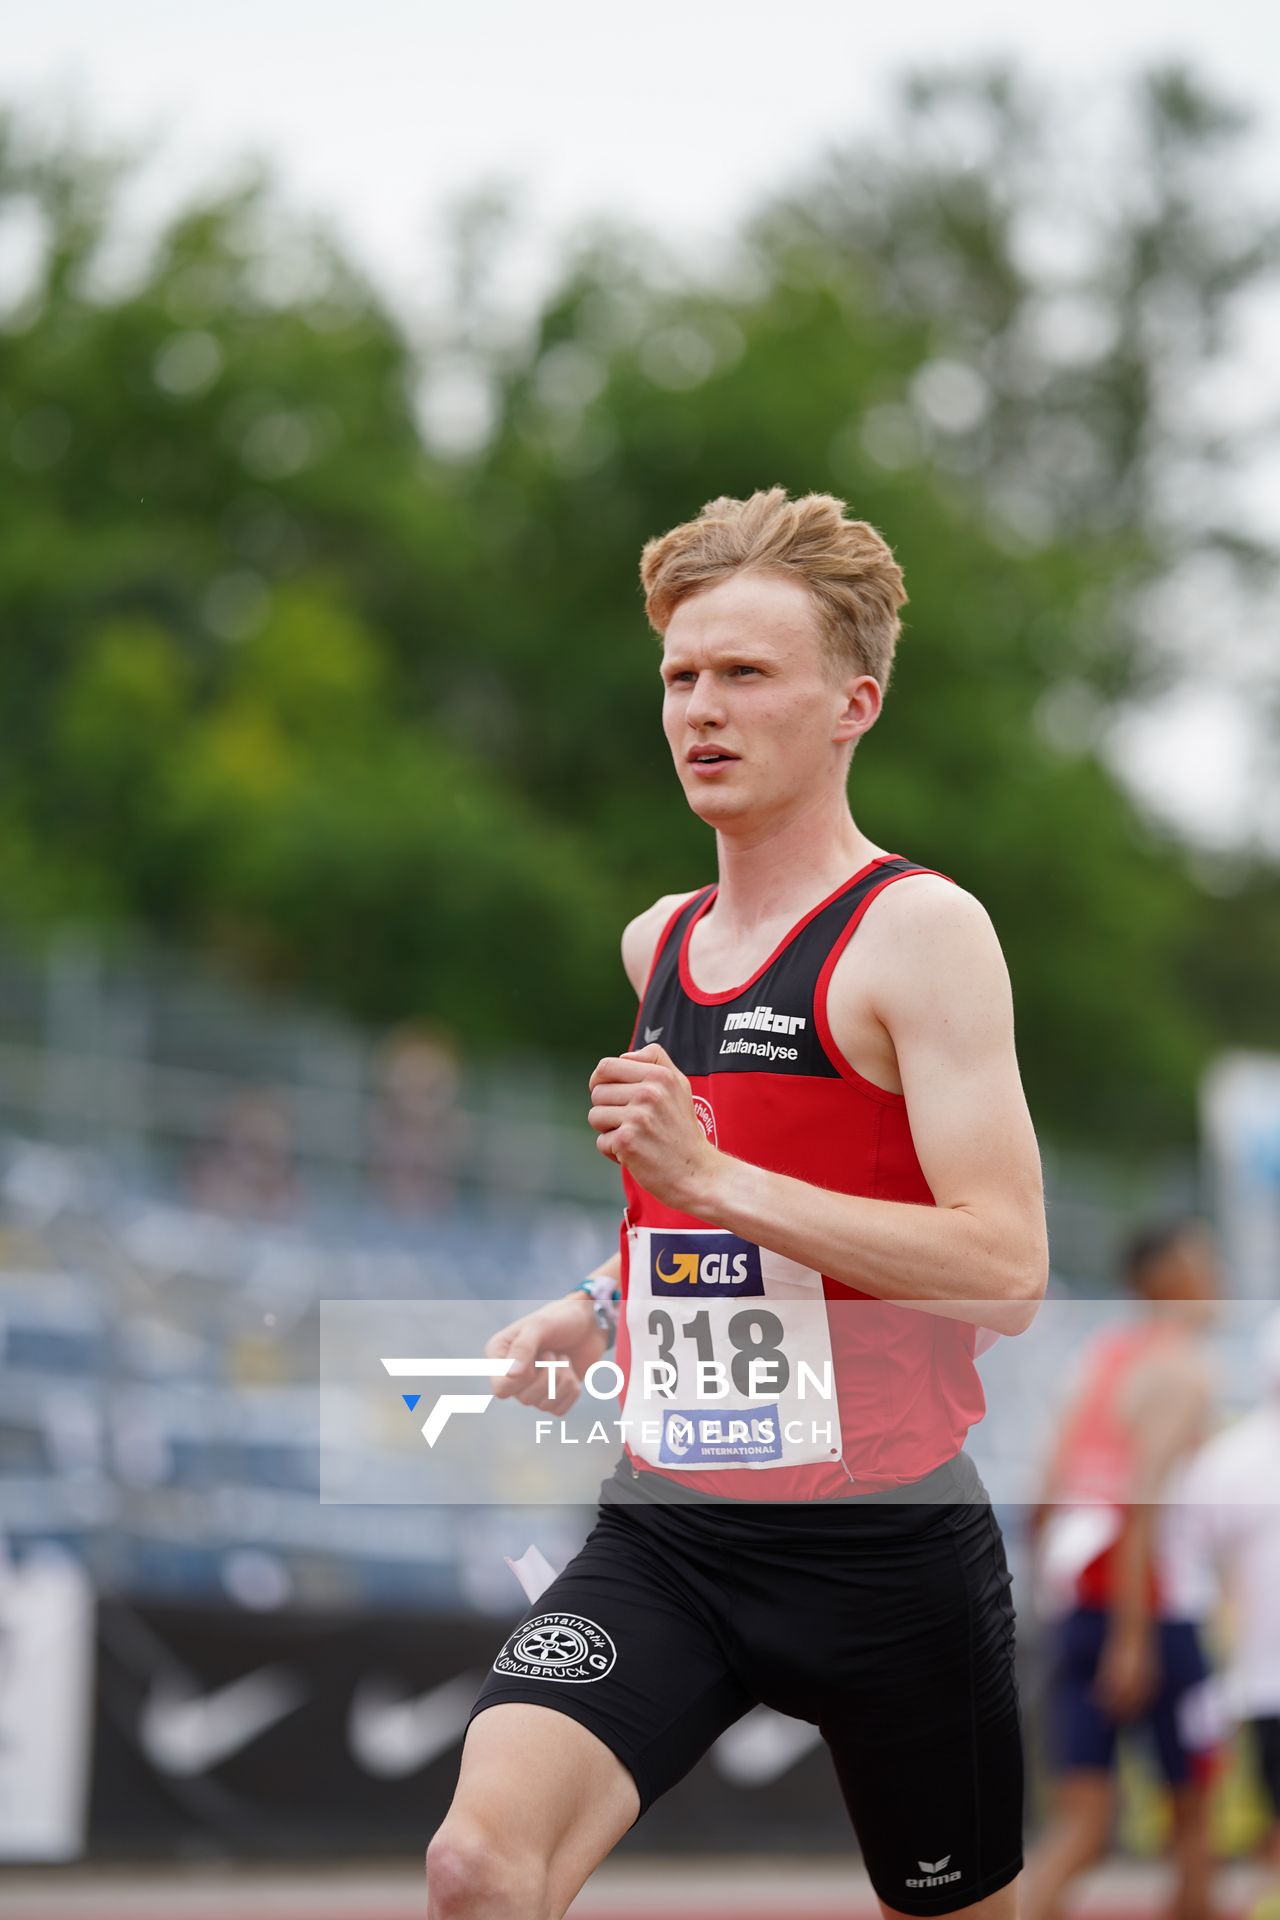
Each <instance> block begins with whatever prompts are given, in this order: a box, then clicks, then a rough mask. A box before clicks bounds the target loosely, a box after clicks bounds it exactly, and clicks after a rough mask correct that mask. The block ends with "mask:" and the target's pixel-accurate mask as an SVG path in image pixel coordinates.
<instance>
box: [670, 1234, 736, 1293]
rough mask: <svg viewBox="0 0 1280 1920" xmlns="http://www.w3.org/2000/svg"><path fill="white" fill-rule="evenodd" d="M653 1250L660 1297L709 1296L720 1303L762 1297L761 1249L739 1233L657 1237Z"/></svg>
mask: <svg viewBox="0 0 1280 1920" xmlns="http://www.w3.org/2000/svg"><path fill="white" fill-rule="evenodd" d="M650 1245H651V1247H652V1249H653V1291H654V1293H655V1295H657V1296H658V1297H662V1296H663V1295H666V1296H668V1297H670V1298H673V1299H679V1298H681V1297H683V1298H685V1299H687V1298H688V1297H689V1295H690V1294H694V1293H705V1294H708V1295H714V1296H715V1297H716V1298H717V1299H720V1300H723V1299H729V1298H732V1299H740V1298H741V1297H742V1295H743V1294H762V1293H763V1292H764V1278H763V1276H762V1274H761V1272H760V1249H759V1247H758V1246H757V1245H756V1244H755V1242H754V1241H753V1240H740V1239H739V1238H738V1236H737V1234H736V1233H657V1232H655V1233H654V1234H653V1236H652V1239H651V1241H650Z"/></svg>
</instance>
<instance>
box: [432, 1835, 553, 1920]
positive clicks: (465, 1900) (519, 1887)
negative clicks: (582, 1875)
mask: <svg viewBox="0 0 1280 1920" xmlns="http://www.w3.org/2000/svg"><path fill="white" fill-rule="evenodd" d="M427 1898H428V1902H429V1913H430V1920H498V1916H502V1920H542V1916H543V1915H544V1914H545V1913H546V1910H547V1863H546V1861H545V1860H543V1859H541V1858H540V1857H539V1856H538V1855H537V1854H536V1853H535V1852H534V1850H533V1849H532V1848H530V1847H529V1846H528V1845H527V1843H523V1842H521V1841H519V1840H517V1839H514V1838H513V1837H512V1836H511V1835H510V1834H504V1833H503V1832H502V1830H501V1828H500V1827H499V1826H498V1825H497V1824H496V1823H495V1824H492V1825H490V1824H488V1823H485V1824H481V1823H480V1822H478V1821H476V1820H474V1819H470V1818H460V1817H458V1816H457V1815H453V1816H451V1817H450V1818H449V1819H447V1820H446V1821H445V1823H444V1825H443V1826H442V1827H441V1828H440V1829H439V1831H438V1832H437V1833H436V1835H435V1837H434V1839H433V1840H432V1842H431V1844H430V1846H429V1847H428V1848H427Z"/></svg>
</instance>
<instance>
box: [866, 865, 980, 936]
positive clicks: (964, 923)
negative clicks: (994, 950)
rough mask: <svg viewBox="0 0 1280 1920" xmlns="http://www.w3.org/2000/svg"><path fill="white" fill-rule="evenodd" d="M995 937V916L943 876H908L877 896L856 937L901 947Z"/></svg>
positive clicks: (919, 874) (930, 874)
mask: <svg viewBox="0 0 1280 1920" xmlns="http://www.w3.org/2000/svg"><path fill="white" fill-rule="evenodd" d="M983 934H987V935H989V936H990V937H991V938H992V939H994V938H995V929H994V928H993V927H992V925H991V916H990V914H989V913H988V912H987V910H986V908H985V907H984V906H983V904H982V902H981V901H980V900H978V899H977V898H976V897H975V896H974V895H973V894H971V893H966V891H965V889H964V888H963V887H958V886H956V885H955V883H954V881H951V880H944V879H943V877H942V875H941V874H940V873H908V874H904V875H903V877H902V879H901V880H895V881H893V882H892V884H891V885H889V886H887V887H885V889H884V891H883V892H882V893H878V894H877V895H876V897H875V899H874V900H873V902H872V903H871V906H870V908H869V909H868V911H867V913H866V915H865V917H864V919H863V922H862V925H861V926H860V927H859V929H858V938H859V940H863V939H864V938H865V940H866V942H867V944H868V945H869V944H871V943H872V942H877V943H882V944H893V945H894V946H900V945H902V944H905V943H912V944H914V942H916V941H917V940H920V939H926V940H940V941H944V942H945V941H949V940H963V939H965V938H969V939H973V938H975V937H977V938H981V937H982V936H983Z"/></svg>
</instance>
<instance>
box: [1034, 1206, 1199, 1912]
mask: <svg viewBox="0 0 1280 1920" xmlns="http://www.w3.org/2000/svg"><path fill="white" fill-rule="evenodd" d="M1122 1265H1123V1273H1124V1278H1125V1280H1126V1282H1127V1284H1128V1286H1129V1287H1130V1289H1131V1291H1132V1292H1133V1293H1134V1294H1135V1295H1136V1296H1137V1297H1138V1299H1139V1300H1140V1301H1141V1302H1142V1312H1141V1314H1140V1316H1139V1318H1138V1319H1137V1320H1136V1321H1135V1322H1131V1323H1130V1324H1128V1325H1126V1326H1123V1327H1121V1328H1118V1329H1113V1330H1108V1331H1107V1332H1105V1333H1103V1334H1102V1335H1100V1336H1099V1337H1098V1339H1097V1340H1096V1341H1095V1342H1094V1344H1093V1345H1092V1346H1091V1347H1090V1348H1089V1350H1088V1352H1087V1353H1086V1356H1085V1363H1084V1372H1083V1378H1082V1380H1081V1383H1080V1386H1079V1389H1078V1391H1077V1393H1076V1395H1075V1397H1074V1400H1073V1401H1072V1403H1071V1405H1070V1406H1069V1407H1068V1410H1067V1414H1066V1417H1065V1420H1064V1422H1063V1425H1062V1428H1061V1431H1060V1433H1059V1435H1058V1440H1057V1444H1056V1447H1055V1450H1054V1457H1053V1462H1052V1465H1051V1467H1050V1470H1049V1476H1048V1484H1047V1488H1046V1494H1045V1504H1044V1505H1042V1507H1041V1508H1040V1510H1039V1514H1038V1525H1037V1532H1038V1536H1039V1540H1038V1545H1039V1549H1040V1552H1039V1558H1040V1564H1041V1573H1042V1576H1044V1577H1043V1579H1042V1587H1041V1591H1042V1593H1046V1594H1050V1595H1053V1596H1054V1598H1055V1599H1056V1602H1057V1604H1058V1605H1059V1606H1063V1605H1065V1611H1063V1612H1062V1614H1061V1617H1060V1618H1059V1619H1058V1620H1057V1621H1056V1623H1055V1627H1054V1630H1053V1632H1052V1634H1051V1646H1052V1656H1051V1657H1052V1662H1053V1671H1052V1675H1051V1682H1050V1690H1049V1696H1048V1699H1049V1709H1048V1710H1049V1720H1050V1728H1049V1733H1050V1748H1051V1762H1052V1764H1053V1765H1054V1767H1055V1770H1056V1775H1057V1777H1056V1780H1055V1784H1054V1805H1053V1812H1052V1815H1051V1819H1050V1823H1049V1827H1048V1830H1047V1832H1046V1834H1045V1836H1044V1838H1043V1839H1042V1840H1041V1842H1040V1844H1039V1845H1038V1846H1037V1847H1036V1848H1035V1849H1034V1850H1033V1853H1032V1855H1031V1859H1030V1861H1029V1863H1028V1873H1027V1884H1026V1891H1025V1895H1024V1901H1023V1909H1022V1911H1023V1915H1024V1920H1048V1916H1050V1915H1051V1914H1053V1913H1055V1912H1056V1910H1057V1907H1058V1902H1059V1900H1060V1898H1061V1896H1062V1894H1063V1893H1064V1892H1065V1890H1066V1889H1067V1887H1068V1886H1069V1885H1070V1883H1071V1882H1072V1881H1073V1880H1074V1879H1075V1878H1076V1876H1077V1875H1078V1874H1079V1873H1081V1872H1082V1871H1083V1870H1084V1869H1085V1868H1086V1867H1089V1866H1091V1865H1092V1864H1093V1863H1094V1862H1095V1861H1097V1860H1098V1859H1099V1858H1100V1857H1101V1856H1102V1854H1103V1853H1104V1852H1105V1851H1106V1848H1107V1846H1108V1844H1109V1840H1110V1834H1111V1823H1112V1818H1113V1813H1114V1800H1115V1786H1114V1766H1115V1758H1116V1746H1117V1740H1118V1736H1119V1733H1120V1730H1121V1728H1123V1727H1126V1726H1133V1727H1137V1726H1142V1728H1143V1729H1144V1731H1145V1732H1146V1733H1147V1734H1148V1735H1149V1736H1150V1737H1151V1739H1152V1740H1153V1742H1154V1745H1155V1748H1156V1752H1157V1755H1158V1758H1159V1762H1160V1766H1161V1769H1162V1771H1163V1773H1164V1776H1165V1779H1166V1781H1167V1782H1168V1786H1169V1790H1170V1796H1171V1800H1172V1808H1173V1852H1174V1859H1175V1866H1176V1872H1177V1882H1178V1885H1177V1898H1176V1904H1175V1908H1174V1911H1175V1913H1176V1915H1177V1920H1205V1917H1206V1916H1207V1915H1208V1913H1209V1910H1210V1909H1209V1880H1210V1854H1209V1836H1208V1800H1209V1787H1210V1782H1211V1776H1212V1763H1213V1759H1214V1750H1213V1748H1212V1747H1211V1746H1209V1745H1207V1744H1204V1743H1202V1740H1201V1739H1200V1738H1197V1737H1195V1736H1194V1735H1193V1732H1192V1730H1191V1728H1190V1726H1189V1718H1188V1715H1187V1713H1186V1711H1185V1710H1184V1708H1185V1703H1186V1701H1187V1699H1188V1696H1190V1695H1192V1694H1193V1692H1194V1691H1195V1690H1196V1689H1198V1688H1201V1687H1202V1686H1203V1684H1204V1682H1205V1680H1206V1678H1207V1676H1208V1667H1207V1664H1206V1662H1205V1658H1204V1654H1203V1651H1202V1648H1201V1643H1200V1631H1199V1624H1198V1622H1199V1619H1200V1617H1201V1616H1202V1614H1203V1611H1204V1604H1205V1595H1204V1592H1203V1589H1202V1588H1201V1589H1200V1590H1198V1591H1195V1592H1191V1591H1189V1590H1188V1589H1187V1588H1186V1587H1185V1586H1183V1585H1182V1584H1181V1583H1180V1581H1179V1579H1178V1568H1179V1564H1180V1563H1179V1562H1178V1560H1177V1559H1176V1557H1175V1556H1174V1555H1173V1554H1171V1553H1170V1551H1169V1550H1168V1541H1167V1538H1166V1528H1165V1524H1164V1522H1165V1515H1164V1512H1163V1503H1164V1502H1165V1501H1167V1500H1168V1498H1169V1497H1170V1495H1171V1493H1172V1492H1173V1491H1174V1488H1175V1486H1176V1476H1177V1472H1178V1470H1179V1468H1180V1467H1182V1466H1185V1463H1186V1462H1187V1460H1188V1459H1189V1457H1190V1455H1191V1454H1192V1452H1193V1451H1194V1449H1195V1448H1196V1447H1197V1446H1198V1445H1199V1444H1200V1442H1201V1441H1202V1440H1203V1439H1204V1437H1205V1433H1206V1430H1207V1425H1208V1420H1209V1413H1210V1407H1211V1402H1212V1390H1211V1375H1210V1372H1209V1367H1208V1362H1207V1358H1206V1356H1205V1354H1204V1351H1203V1335H1204V1332H1205V1330H1206V1328H1207V1326H1208V1325H1209V1322H1210V1320H1211V1319H1212V1315H1213V1305H1212V1302H1213V1300H1214V1298H1215V1296H1216V1295H1217V1292H1218V1268H1217V1258H1216V1253H1215V1249H1214V1245H1213V1242H1212V1240H1211V1238H1210V1236H1209V1233H1208V1231H1207V1230H1206V1228H1205V1227H1204V1226H1203V1225H1202V1224H1201V1223H1200V1222H1198V1221H1194V1220H1175V1221H1172V1222H1169V1223H1165V1224H1162V1225H1156V1226H1151V1227H1147V1228H1144V1229H1143V1230H1142V1231H1141V1232H1139V1233H1137V1234H1136V1235H1135V1236H1134V1237H1133V1238H1132V1240H1131V1241H1130V1242H1129V1244H1128V1246H1127V1247H1126V1249H1125V1252H1124V1256H1123V1262H1122Z"/></svg>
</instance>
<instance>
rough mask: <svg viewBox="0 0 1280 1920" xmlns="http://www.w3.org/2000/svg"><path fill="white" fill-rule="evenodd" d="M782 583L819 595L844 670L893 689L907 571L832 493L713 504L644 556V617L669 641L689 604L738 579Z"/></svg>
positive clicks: (821, 617) (775, 491) (828, 639)
mask: <svg viewBox="0 0 1280 1920" xmlns="http://www.w3.org/2000/svg"><path fill="white" fill-rule="evenodd" d="M748 571H750V572H754V573H773V574H782V575H784V576H785V577H786V578H788V579H792V580H798V581H800V583H801V584H802V585H803V586H805V587H807V588H808V589H809V593H810V596H811V598H812V599H813V602H814V605H815V607H816V609H817V613H818V621H819V625H820V628H821V632H822V638H823V641H824V643H825V645H826V648H827V652H828V655H829V657H830V659H831V661H832V663H833V664H834V665H836V666H844V665H846V664H847V665H848V666H851V667H855V668H856V669H857V670H858V672H860V673H868V674H870V675H871V676H872V678H873V679H875V680H876V681H878V682H879V685H880V687H881V690H882V691H883V689H884V688H885V687H887V686H888V684H889V674H890V670H891V669H892V666H893V654H894V649H895V647H896V646H897V644H898V636H899V634H900V632H901V631H902V623H901V621H900V620H899V618H898V610H899V608H901V607H903V606H905V605H906V600H907V595H906V590H905V588H904V587H903V584H902V569H901V567H900V566H899V565H898V563H897V561H896V560H895V559H894V557H893V554H892V552H891V551H890V549H889V547H888V545H887V543H886V542H885V541H884V540H882V539H881V537H880V535H879V534H878V533H877V532H876V530H875V528H874V527H872V526H868V524H867V522H866V521H865V520H847V519H846V518H845V503H844V501H843V500H837V499H836V498H835V496H834V495H833V494H830V493H806V494H803V495H801V497H800V498H799V499H798V500H791V499H788V497H787V490H786V488H785V487H770V488H768V489H767V491H762V492H759V493H753V494H752V495H751V497H750V499H749V500H731V499H729V498H728V497H727V496H726V497H722V498H721V499H719V500H708V502H707V504H706V506H705V507H704V508H703V509H702V512H701V513H700V514H699V515H698V517H697V519H696V520H686V521H685V523H684V524H683V526H679V527H672V529H671V531H670V532H669V533H663V534H660V535H659V536H658V537H657V538H656V539H654V540H650V541H648V542H647V544H646V545H645V548H644V551H643V553H642V554H641V556H640V581H641V585H642V586H643V587H644V609H645V612H646V614H647V615H648V617H649V624H650V625H651V626H652V628H653V630H654V632H655V633H658V634H664V633H665V632H666V630H667V626H668V624H669V623H670V620H671V616H672V614H673V613H674V612H675V610H676V608H677V607H678V606H679V605H680V603H681V602H682V601H683V600H687V599H689V597H690V596H691V595H692V594H695V593H701V592H702V590H703V588H704V587H713V586H717V585H718V584H719V583H720V581H722V580H728V579H730V578H731V577H732V576H733V575H734V574H735V573H746V572H748Z"/></svg>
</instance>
